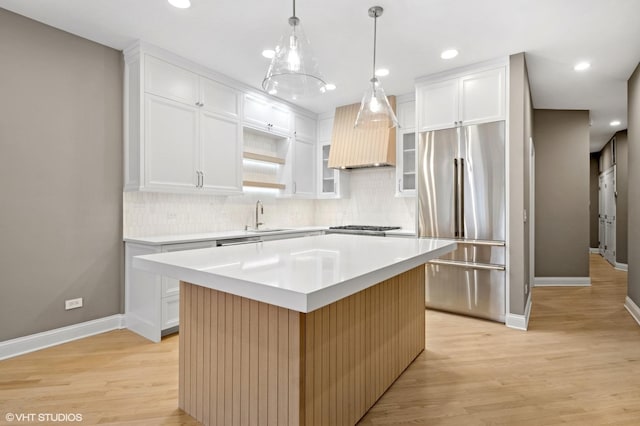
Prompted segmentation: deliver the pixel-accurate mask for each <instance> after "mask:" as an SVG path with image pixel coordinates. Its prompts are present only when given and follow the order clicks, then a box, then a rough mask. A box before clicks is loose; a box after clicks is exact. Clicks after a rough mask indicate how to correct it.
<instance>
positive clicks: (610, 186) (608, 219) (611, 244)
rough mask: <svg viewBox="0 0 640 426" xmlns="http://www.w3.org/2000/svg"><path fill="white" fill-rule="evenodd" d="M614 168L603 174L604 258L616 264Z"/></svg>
mask: <svg viewBox="0 0 640 426" xmlns="http://www.w3.org/2000/svg"><path fill="white" fill-rule="evenodd" d="M615 176H616V174H615V166H614V167H612V168H610V169H609V170H607V171H606V172H605V173H604V207H605V215H604V222H605V223H604V257H605V259H607V261H608V262H609V263H611V264H612V265H614V266H615V264H616V198H615V191H616V181H615Z"/></svg>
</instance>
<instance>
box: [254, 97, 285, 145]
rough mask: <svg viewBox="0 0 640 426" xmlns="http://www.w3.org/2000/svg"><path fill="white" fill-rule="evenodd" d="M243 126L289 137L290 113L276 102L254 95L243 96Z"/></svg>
mask: <svg viewBox="0 0 640 426" xmlns="http://www.w3.org/2000/svg"><path fill="white" fill-rule="evenodd" d="M244 125H245V126H247V125H248V126H250V127H254V128H256V129H258V130H262V131H267V132H271V133H276V134H279V135H283V136H289V135H290V133H291V111H289V109H287V107H285V106H284V105H281V104H278V103H276V102H272V101H269V100H267V99H263V98H260V97H257V96H254V95H245V96H244Z"/></svg>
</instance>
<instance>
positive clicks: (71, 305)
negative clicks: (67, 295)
mask: <svg viewBox="0 0 640 426" xmlns="http://www.w3.org/2000/svg"><path fill="white" fill-rule="evenodd" d="M76 308H82V297H78V298H77V299H69V300H65V301H64V309H65V311H68V310H70V309H76Z"/></svg>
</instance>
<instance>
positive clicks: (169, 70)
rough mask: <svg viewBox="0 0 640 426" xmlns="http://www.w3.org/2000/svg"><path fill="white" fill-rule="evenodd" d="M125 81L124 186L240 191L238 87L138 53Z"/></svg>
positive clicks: (132, 57) (128, 66) (130, 58)
mask: <svg viewBox="0 0 640 426" xmlns="http://www.w3.org/2000/svg"><path fill="white" fill-rule="evenodd" d="M125 80H126V82H125V87H126V99H125V104H126V107H125V111H127V120H126V126H127V131H126V135H127V137H126V140H125V145H126V148H125V153H126V155H125V190H141V191H158V192H181V193H211V194H232V193H240V192H242V173H241V172H242V154H241V152H242V128H241V125H240V121H239V114H238V112H239V96H240V95H239V92H237V91H236V90H234V89H232V88H230V87H228V86H225V85H223V84H220V83H217V82H215V81H213V80H210V79H208V78H206V77H204V76H201V75H198V74H196V73H194V72H192V71H190V70H188V69H185V68H183V67H180V66H177V65H174V64H172V63H169V62H167V61H164V60H162V59H159V58H157V57H155V56H153V55H150V54H146V53H144V52H136V53H134V54H132V55H130V56H127V57H126V69H125Z"/></svg>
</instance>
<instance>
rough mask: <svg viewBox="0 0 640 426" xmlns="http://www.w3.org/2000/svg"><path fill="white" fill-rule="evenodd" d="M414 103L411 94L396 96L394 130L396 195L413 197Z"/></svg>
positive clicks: (414, 193) (415, 146)
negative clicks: (396, 113) (396, 107)
mask: <svg viewBox="0 0 640 426" xmlns="http://www.w3.org/2000/svg"><path fill="white" fill-rule="evenodd" d="M415 111H416V103H415V101H414V100H413V97H412V96H411V97H410V96H401V97H398V121H399V123H400V127H398V128H397V130H396V137H397V139H396V163H397V164H396V196H397V197H414V196H415V195H416V185H417V182H416V156H417V149H416V148H417V144H416V133H415Z"/></svg>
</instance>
